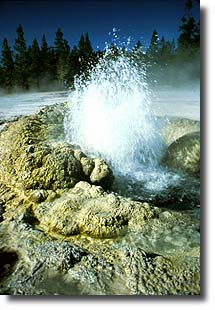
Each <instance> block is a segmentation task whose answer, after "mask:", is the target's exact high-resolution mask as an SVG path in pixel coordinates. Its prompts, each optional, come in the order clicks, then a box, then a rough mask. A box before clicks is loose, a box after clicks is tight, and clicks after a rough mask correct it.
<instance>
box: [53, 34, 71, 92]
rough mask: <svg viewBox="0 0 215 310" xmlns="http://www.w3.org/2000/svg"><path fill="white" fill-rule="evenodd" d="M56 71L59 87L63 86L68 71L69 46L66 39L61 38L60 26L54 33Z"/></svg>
mask: <svg viewBox="0 0 215 310" xmlns="http://www.w3.org/2000/svg"><path fill="white" fill-rule="evenodd" d="M55 54H56V73H57V79H58V80H59V84H60V87H64V86H65V83H66V79H67V76H68V72H69V62H70V47H69V44H68V41H67V40H65V39H64V38H63V32H62V31H61V30H60V28H59V29H58V30H57V32H56V35H55Z"/></svg>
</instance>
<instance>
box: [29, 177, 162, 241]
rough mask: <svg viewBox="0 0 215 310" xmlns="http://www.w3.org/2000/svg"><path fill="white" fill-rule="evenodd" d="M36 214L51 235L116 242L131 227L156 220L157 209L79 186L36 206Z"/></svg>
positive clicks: (88, 186)
mask: <svg viewBox="0 0 215 310" xmlns="http://www.w3.org/2000/svg"><path fill="white" fill-rule="evenodd" d="M33 212H34V215H35V217H36V218H37V219H38V221H39V222H40V223H41V225H42V226H43V228H44V229H45V230H47V231H49V232H50V231H52V232H58V233H59V234H62V235H77V234H84V235H89V236H92V237H95V238H113V237H116V236H118V235H121V234H122V233H124V232H126V230H127V228H128V227H143V226H144V223H145V221H146V220H147V219H150V218H152V217H154V216H156V214H157V209H156V208H152V207H150V206H149V205H148V204H146V203H145V204H144V203H139V202H135V201H130V200H129V199H126V198H123V197H119V196H117V195H114V194H108V193H106V192H105V191H104V190H103V189H102V188H101V187H98V186H95V185H90V184H88V183H86V182H79V183H77V184H76V186H75V187H74V188H73V189H71V190H69V191H67V192H65V193H64V194H62V195H61V197H60V198H58V199H55V200H54V201H53V202H49V203H46V202H45V203H42V204H39V205H37V206H35V207H34V208H33Z"/></svg>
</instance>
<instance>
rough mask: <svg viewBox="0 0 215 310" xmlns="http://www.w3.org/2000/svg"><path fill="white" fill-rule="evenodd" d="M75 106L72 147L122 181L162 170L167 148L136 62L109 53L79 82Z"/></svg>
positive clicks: (68, 124) (70, 120) (69, 129)
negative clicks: (158, 167)
mask: <svg viewBox="0 0 215 310" xmlns="http://www.w3.org/2000/svg"><path fill="white" fill-rule="evenodd" d="M69 100H70V101H71V107H70V110H69V112H68V114H67V115H66V118H65V132H66V136H67V139H68V140H69V142H70V143H72V144H76V145H79V146H80V148H81V149H82V150H83V151H84V152H85V153H87V154H92V155H93V156H95V155H96V156H98V155H99V156H101V157H103V158H104V159H105V160H106V161H107V162H109V164H110V165H111V166H112V168H113V170H114V172H115V174H116V175H124V176H125V175H130V176H131V175H132V174H133V173H134V171H139V170H141V169H145V168H148V167H150V168H152V167H155V166H156V165H157V163H158V160H159V158H160V156H161V154H162V152H163V147H164V145H163V142H162V138H161V136H160V135H159V124H158V123H159V122H158V120H157V118H156V117H155V116H154V115H153V111H152V110H151V105H150V92H149V90H148V86H147V83H146V78H145V69H144V68H143V66H141V68H140V66H139V65H138V64H137V63H136V61H135V57H131V56H128V55H127V54H126V52H122V51H120V50H118V54H117V55H114V56H113V55H112V53H111V51H110V50H109V51H107V52H106V54H105V55H104V57H103V58H102V59H100V61H99V62H98V64H97V66H96V67H95V68H94V69H93V70H92V72H91V74H90V76H89V79H88V80H87V81H85V82H83V79H82V78H80V79H77V80H76V81H75V91H73V92H71V95H70V98H69Z"/></svg>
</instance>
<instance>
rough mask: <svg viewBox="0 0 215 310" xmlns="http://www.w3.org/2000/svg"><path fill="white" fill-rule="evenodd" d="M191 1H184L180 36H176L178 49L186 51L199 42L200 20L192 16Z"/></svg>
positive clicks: (196, 45) (197, 45)
mask: <svg viewBox="0 0 215 310" xmlns="http://www.w3.org/2000/svg"><path fill="white" fill-rule="evenodd" d="M191 10H192V1H191V0H187V1H186V3H185V9H184V15H183V17H182V19H181V25H180V27H179V31H180V32H181V33H180V36H179V38H178V50H179V51H182V52H184V51H187V49H190V48H191V49H192V48H196V47H197V48H198V47H199V44H200V22H198V23H197V22H196V20H195V18H194V17H193V16H192V12H191Z"/></svg>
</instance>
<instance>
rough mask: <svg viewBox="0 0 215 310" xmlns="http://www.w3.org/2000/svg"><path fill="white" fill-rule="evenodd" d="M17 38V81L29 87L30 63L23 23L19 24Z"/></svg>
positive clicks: (25, 87) (24, 86)
mask: <svg viewBox="0 0 215 310" xmlns="http://www.w3.org/2000/svg"><path fill="white" fill-rule="evenodd" d="M16 32H17V38H16V39H15V45H14V49H15V51H16V56H15V81H16V85H17V86H18V87H21V88H23V89H28V88H29V85H28V65H29V59H28V55H27V47H26V42H25V39H24V31H23V28H22V26H21V25H19V26H18V28H17V30H16Z"/></svg>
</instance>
